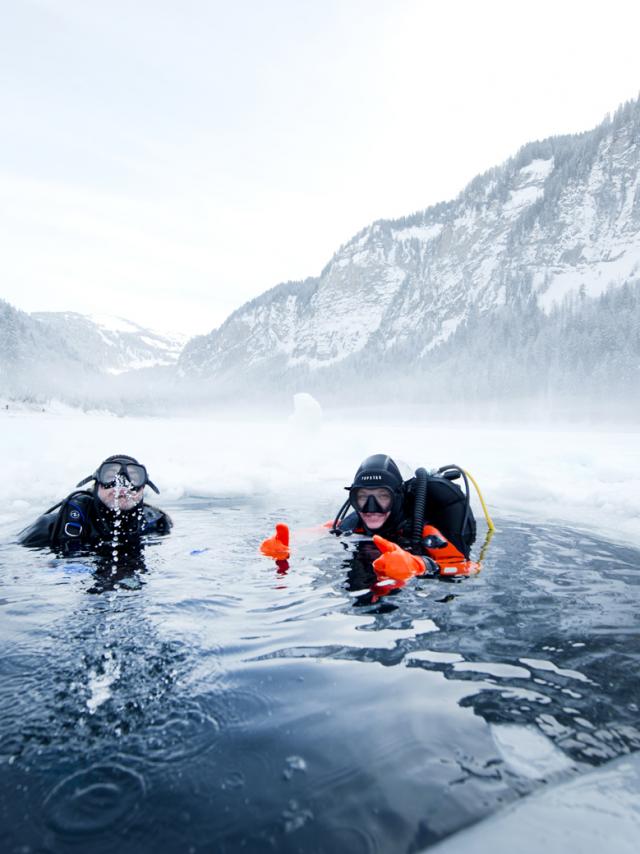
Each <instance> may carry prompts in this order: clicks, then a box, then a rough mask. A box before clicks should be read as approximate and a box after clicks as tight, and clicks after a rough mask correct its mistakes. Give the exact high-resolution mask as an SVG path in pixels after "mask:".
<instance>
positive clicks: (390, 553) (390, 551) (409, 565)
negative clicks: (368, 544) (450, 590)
mask: <svg viewBox="0 0 640 854" xmlns="http://www.w3.org/2000/svg"><path fill="white" fill-rule="evenodd" d="M373 542H374V543H375V545H376V548H378V549H379V550H380V552H381V555H380V557H379V558H376V560H374V562H373V568H374V570H375V571H376V574H377V575H384V576H385V577H386V578H393V579H395V580H396V581H406V580H407V578H413V576H414V575H423V574H424V572H425V571H426V565H425V563H424V561H423V560H421V559H420V558H419V557H417V556H416V555H412V554H409V552H406V551H405V550H404V549H401V548H400V546H399V545H398V544H397V543H391V542H389V540H385V539H384V537H379V536H378V535H377V534H375V535H374V537H373Z"/></svg>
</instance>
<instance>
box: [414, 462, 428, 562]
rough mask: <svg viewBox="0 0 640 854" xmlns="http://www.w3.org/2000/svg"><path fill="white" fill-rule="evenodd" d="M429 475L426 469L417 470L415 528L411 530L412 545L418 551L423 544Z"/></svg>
mask: <svg viewBox="0 0 640 854" xmlns="http://www.w3.org/2000/svg"><path fill="white" fill-rule="evenodd" d="M428 480H429V475H428V473H427V470H426V469H423V468H419V469H416V485H415V492H414V499H415V500H414V505H413V526H412V530H411V543H412V545H413V547H414V549H416V550H417V549H418V547H419V546H420V544H421V543H422V531H423V530H424V514H425V510H426V508H427V482H428Z"/></svg>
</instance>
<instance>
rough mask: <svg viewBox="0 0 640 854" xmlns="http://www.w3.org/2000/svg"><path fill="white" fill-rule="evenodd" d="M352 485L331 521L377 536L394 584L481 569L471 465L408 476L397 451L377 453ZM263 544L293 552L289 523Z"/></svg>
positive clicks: (279, 555) (381, 561) (386, 576)
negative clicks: (475, 554) (473, 554)
mask: <svg viewBox="0 0 640 854" xmlns="http://www.w3.org/2000/svg"><path fill="white" fill-rule="evenodd" d="M458 478H463V480H464V483H465V487H466V492H463V490H462V489H461V488H460V487H459V486H458V485H457V484H455V483H453V481H454V480H457V479H458ZM345 488H346V489H347V491H348V492H349V497H348V498H347V500H346V501H345V503H344V504H343V506H342V507H341V508H340V510H339V511H338V514H337V516H336V518H335V519H334V521H333V523H328V525H327V526H326V527H329V528H330V530H331V533H333V534H336V535H338V536H349V535H352V534H359V535H362V536H364V537H372V538H373V544H374V545H375V547H376V549H377V550H378V551H379V552H380V556H379V557H378V558H377V559H376V560H374V561H373V568H374V570H375V572H376V574H377V576H378V580H379V582H381V583H387V584H388V586H389V587H391V586H392V582H396V584H395V585H393V586H395V587H398V586H402V584H404V582H405V581H407V580H408V579H409V578H412V577H414V576H416V575H425V574H428V575H438V576H459V575H474V574H475V573H477V572H479V571H480V564H479V563H476V562H475V561H472V560H470V559H469V555H470V550H471V546H472V545H473V543H474V541H475V537H476V523H475V519H474V516H473V511H472V510H471V506H470V501H469V482H468V479H467V473H466V472H464V471H463V470H462V469H460V468H459V467H458V466H453V465H450V466H443V467H442V468H440V469H438V470H437V472H434V473H428V472H427V471H426V470H425V469H423V468H420V469H417V471H416V472H415V476H414V477H412V478H410V479H409V480H406V481H405V480H404V479H403V477H402V474H401V473H400V469H399V468H398V466H397V465H396V463H395V462H394V461H393V460H392V459H391V457H389V456H387V455H386V454H374V455H373V456H371V457H367V459H366V460H364V462H363V463H362V464H361V465H360V467H359V468H358V470H357V472H356V474H355V477H354V479H353V482H352V483H351V485H350V486H347V487H345ZM483 506H484V505H483ZM487 518H488V517H487ZM488 521H490V520H488ZM260 551H261V552H262V554H264V555H266V556H267V557H273V558H276V559H277V560H286V559H287V558H288V557H289V529H288V528H287V526H286V525H277V526H276V534H275V536H273V537H270V538H269V539H267V540H265V541H264V542H263V543H262V544H261V546H260Z"/></svg>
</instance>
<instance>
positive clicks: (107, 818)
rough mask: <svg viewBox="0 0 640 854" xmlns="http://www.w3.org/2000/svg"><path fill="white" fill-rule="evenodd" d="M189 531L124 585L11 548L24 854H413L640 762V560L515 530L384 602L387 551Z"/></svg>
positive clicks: (10, 616)
mask: <svg viewBox="0 0 640 854" xmlns="http://www.w3.org/2000/svg"><path fill="white" fill-rule="evenodd" d="M298 514H299V519H300V520H304V521H305V522H308V520H309V519H310V518H319V519H322V518H328V516H329V515H331V512H330V508H323V507H317V508H316V507H306V508H299V509H298ZM172 516H173V517H174V520H175V523H176V527H175V529H174V534H173V535H172V536H171V537H169V538H167V539H166V540H164V541H163V542H161V543H158V544H151V545H150V546H149V547H148V548H147V550H146V553H145V556H144V563H143V564H140V565H136V566H134V567H129V568H124V567H118V573H117V577H116V576H112V575H111V570H108V571H107V570H106V569H105V568H104V566H101V565H100V564H99V563H96V562H94V561H92V560H91V559H90V558H87V557H84V558H77V559H74V560H71V561H56V560H52V557H51V555H49V554H45V553H33V552H26V551H25V550H21V549H19V548H17V547H15V546H11V545H5V546H3V547H2V550H1V552H0V584H1V588H2V589H1V590H0V612H1V615H2V621H1V626H2V628H1V630H0V631H1V634H0V638H1V646H0V721H1V723H0V764H1V770H2V777H1V779H2V782H1V783H0V849H1V850H2V851H3V852H4V851H7V852H19V851H20V852H22V851H30V852H38V851H41V852H45V851H48V852H67V851H80V850H81V851H83V852H84V851H88V852H102V851H105V852H111V851H117V852H125V853H126V852H147V851H148V852H155V851H159V850H161V851H163V852H170V853H171V852H174V851H175V852H178V851H180V852H185V851H191V852H194V854H200V852H203V854H204V852H218V851H220V852H226V851H237V850H238V849H240V848H242V849H243V850H246V851H264V850H273V851H285V852H286V851H298V850H304V851H305V852H307V851H309V852H315V851H317V852H321V851H349V852H360V851H363V852H368V851H376V852H385V851H389V852H391V851H393V852H396V851H413V850H419V849H420V848H424V847H428V846H429V844H431V843H432V842H434V841H436V840H437V839H439V838H442V837H443V836H446V835H448V834H450V833H452V832H453V831H455V830H456V829H458V828H460V827H462V826H464V825H466V824H469V823H471V822H473V821H475V820H477V819H479V818H481V817H482V816H484V815H486V814H488V813H490V812H493V811H495V810H496V809H498V808H500V807H501V806H502V805H504V804H506V803H508V802H510V801H512V800H513V799H515V798H517V797H519V796H520V795H523V794H526V793H528V792H530V791H532V790H534V789H535V788H537V787H538V786H540V785H543V784H544V782H545V781H547V782H548V781H554V780H560V779H564V778H565V777H567V776H571V775H573V774H577V773H580V772H581V771H583V770H584V769H585V768H586V767H588V766H590V765H594V764H599V763H601V762H603V761H606V760H607V759H609V758H612V757H614V756H617V755H620V754H622V753H625V752H628V751H630V750H635V749H638V748H640V732H639V730H638V727H637V718H638V705H639V704H640V698H639V696H638V694H639V692H638V687H637V678H636V675H637V672H638V662H639V660H640V641H639V640H638V635H637V625H638V617H639V611H640V596H639V586H638V585H639V580H640V576H639V574H638V557H639V555H638V552H637V551H635V550H633V549H629V548H620V547H615V546H612V545H610V544H607V543H604V542H601V541H598V540H594V539H591V538H589V537H588V536H585V535H584V534H579V533H576V532H572V531H567V530H561V529H558V528H538V527H534V526H530V525H516V524H506V523H505V524H502V525H500V526H499V533H498V534H497V535H496V537H495V538H494V540H493V543H492V544H491V548H490V549H489V551H488V554H487V556H486V560H485V566H484V569H483V572H482V573H481V574H480V575H479V576H478V577H476V578H472V579H464V580H460V581H450V580H447V581H440V580H434V579H427V578H418V579H413V580H412V581H411V582H410V583H409V584H407V586H406V587H404V588H403V589H401V590H395V591H393V592H392V593H391V594H390V595H386V596H372V595H371V593H370V590H369V588H370V587H371V584H372V583H373V582H374V581H375V577H374V574H373V573H372V571H371V568H370V564H369V557H370V556H367V554H366V548H367V547H366V546H365V547H364V548H360V549H356V550H354V549H353V548H352V544H348V545H349V548H348V549H345V545H347V544H345V543H344V542H342V541H338V540H336V539H334V538H331V537H329V536H328V535H324V536H323V537H321V538H319V539H316V540H313V538H309V541H308V542H307V543H306V544H305V545H300V546H299V547H298V548H297V549H294V553H293V554H292V557H291V559H290V561H289V562H288V566H285V565H284V564H283V563H280V564H275V563H274V562H270V561H268V560H266V559H264V558H261V557H258V556H255V557H254V555H255V553H256V550H257V544H258V542H259V540H260V539H261V536H262V535H264V534H267V533H268V532H269V531H270V530H271V527H272V524H273V522H274V521H275V520H276V519H279V518H283V517H286V514H285V513H284V512H280V511H279V512H278V513H276V514H271V513H269V512H267V511H266V510H265V508H263V507H261V506H260V505H259V504H257V503H250V502H246V503H242V502H236V503H235V504H231V503H229V502H219V503H217V504H216V503H209V504H203V503H200V504H198V503H194V504H193V505H192V506H183V507H182V508H178V509H173V510H172ZM89 592H94V593H97V592H98V593H100V594H101V595H87V594H88V593H89Z"/></svg>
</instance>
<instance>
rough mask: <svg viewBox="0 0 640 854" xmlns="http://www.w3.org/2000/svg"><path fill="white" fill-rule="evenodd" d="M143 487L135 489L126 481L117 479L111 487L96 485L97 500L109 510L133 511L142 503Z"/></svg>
mask: <svg viewBox="0 0 640 854" xmlns="http://www.w3.org/2000/svg"><path fill="white" fill-rule="evenodd" d="M143 494H144V486H141V487H139V488H138V489H135V488H134V487H133V486H132V485H131V484H130V483H129V481H128V480H126V479H124V478H118V479H117V480H116V483H114V484H112V485H111V486H103V485H102V484H101V483H99V484H98V498H99V499H100V501H102V503H103V504H104V505H105V506H106V507H108V508H109V510H125V511H126V510H133V508H134V507H137V505H138V504H140V502H141V501H142V496H143Z"/></svg>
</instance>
